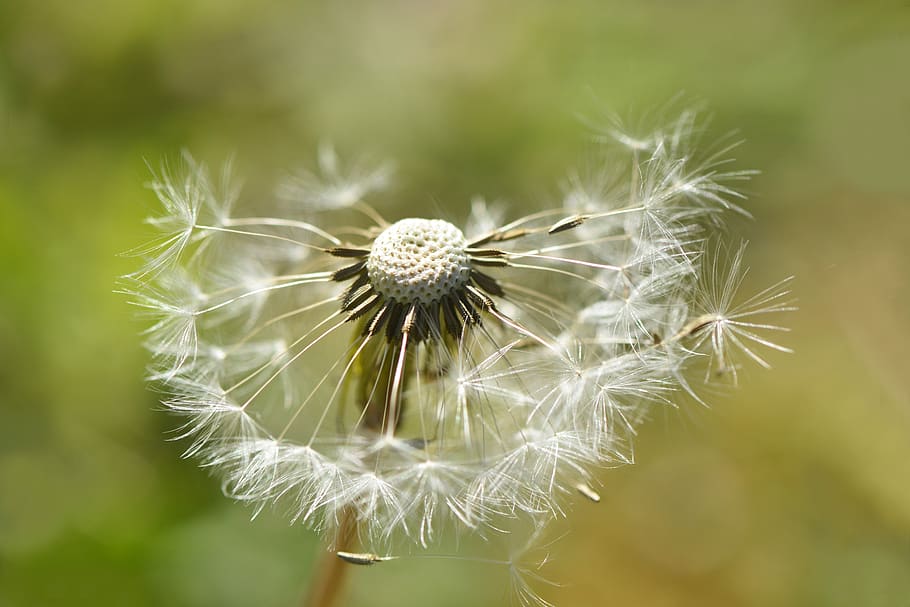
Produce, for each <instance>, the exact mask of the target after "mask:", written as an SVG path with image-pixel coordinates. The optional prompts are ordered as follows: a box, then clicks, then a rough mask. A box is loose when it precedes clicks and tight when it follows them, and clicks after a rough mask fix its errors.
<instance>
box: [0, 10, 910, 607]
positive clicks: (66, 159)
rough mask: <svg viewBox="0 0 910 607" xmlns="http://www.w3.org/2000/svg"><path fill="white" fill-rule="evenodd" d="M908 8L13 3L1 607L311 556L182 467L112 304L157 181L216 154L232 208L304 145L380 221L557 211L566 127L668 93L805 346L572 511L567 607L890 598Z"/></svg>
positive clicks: (358, 590)
mask: <svg viewBox="0 0 910 607" xmlns="http://www.w3.org/2000/svg"><path fill="white" fill-rule="evenodd" d="M908 69H910V6H908V4H907V3H906V2H905V1H895V2H876V1H865V2H849V1H821V0H805V1H801V2H790V1H787V0H764V1H761V2H758V1H756V2H736V1H733V2H719V1H718V2H714V1H707V0H701V1H695V0H693V1H670V0H663V1H658V0H647V1H642V2H628V3H619V2H608V1H594V0H592V1H588V2H586V1H583V0H578V1H571V2H569V1H567V2H543V1H536V0H530V1H525V2H502V1H491V0H473V1H462V2H455V1H443V0H438V1H435V0H434V1H418V0H410V1H406V0H393V1H389V2H364V3H355V2H352V3H347V2H345V3H340V2H339V3H329V2H326V3H323V4H316V3H308V2H274V1H266V2H258V3H246V4H245V5H242V4H241V3H232V2H224V1H221V0H200V1H195V2H186V1H183V0H181V1H177V0H129V1H122V0H88V1H86V2H71V1H70V0H42V1H41V2H19V1H14V0H2V1H0V606H2V607H11V606H16V607H19V606H22V607H31V606H53V605H83V604H85V605H92V606H93V607H104V606H113V605H117V606H122V605H138V606H144V605H169V606H171V607H183V606H186V607H208V606H211V607H216V606H217V607H234V606H237V607H240V606H250V605H264V606H269V605H276V606H286V605H296V604H297V603H298V602H299V600H300V597H301V596H302V593H303V591H304V589H305V587H306V585H307V583H308V579H309V575H310V573H311V567H312V563H313V560H314V553H315V551H316V549H317V543H316V540H315V538H314V537H313V536H312V534H310V533H309V532H308V531H306V530H305V529H303V528H300V527H299V526H297V527H295V526H289V525H288V524H287V523H286V522H285V520H284V518H283V517H282V515H281V513H271V512H266V513H264V514H263V515H262V516H260V517H259V518H257V519H256V520H255V521H253V522H250V520H249V518H250V512H249V511H248V510H247V509H246V508H244V507H243V506H240V505H237V504H233V503H231V502H229V501H228V500H227V499H225V498H223V497H222V496H221V495H220V492H219V488H218V485H217V482H216V481H215V480H213V479H211V478H209V477H208V476H207V475H206V474H205V472H203V471H200V470H198V469H197V468H196V467H195V465H194V464H193V463H192V462H188V461H185V460H181V459H180V458H179V454H180V452H181V446H180V445H179V444H175V443H172V442H167V441H166V440H165V438H166V431H167V430H168V429H169V428H170V427H171V426H172V425H173V423H174V420H172V419H170V418H168V417H167V416H166V415H164V414H161V413H158V412H156V411H154V408H155V405H156V401H155V395H154V394H153V393H151V392H149V391H148V390H147V389H146V386H145V385H144V384H143V380H142V376H143V368H144V364H145V361H146V359H145V353H144V352H143V351H142V349H141V346H140V338H139V336H138V333H139V332H140V330H141V329H142V325H141V323H140V322H139V321H137V320H135V319H134V318H133V317H132V310H131V309H130V307H129V306H128V305H127V304H126V302H125V298H124V297H122V296H118V295H116V294H114V293H113V290H114V284H115V280H116V277H117V276H118V275H121V274H123V273H126V272H128V271H130V270H132V269H135V264H136V261H135V260H134V259H129V258H124V257H119V256H118V255H117V254H118V252H121V251H125V250H127V249H130V248H132V247H134V246H136V245H137V244H139V243H141V242H142V241H143V239H144V238H145V237H146V234H147V233H146V231H145V229H144V227H143V226H142V224H141V220H142V218H143V217H144V216H145V215H146V214H147V212H148V211H149V210H150V209H152V208H154V205H155V202H154V199H153V195H152V193H151V192H149V191H148V190H146V189H144V187H143V184H144V183H145V182H146V181H147V180H148V178H149V171H148V169H147V167H146V164H145V163H146V161H148V162H150V163H151V164H153V165H157V164H158V162H159V161H160V159H162V158H165V157H171V158H173V157H175V156H176V155H178V154H179V151H180V150H181V149H182V148H187V149H189V150H191V151H192V152H193V153H194V155H195V156H197V157H198V158H200V159H202V160H205V161H207V162H209V163H210V164H212V165H216V166H217V165H218V164H219V163H220V162H221V161H222V160H223V159H225V158H226V157H228V156H230V155H234V156H235V157H236V166H237V168H238V172H239V173H240V174H241V175H243V176H244V177H245V179H246V184H247V189H246V192H247V194H248V195H250V196H269V195H271V188H272V184H273V183H274V181H275V180H276V179H277V178H279V177H280V176H281V175H282V174H283V173H284V172H286V171H288V170H292V169H295V168H297V167H300V166H312V165H313V162H314V156H315V149H316V146H317V143H318V142H319V141H325V140H332V141H334V142H335V143H336V145H337V147H338V149H339V150H340V152H341V153H342V154H343V155H347V156H357V155H360V154H369V155H372V156H374V157H379V158H382V157H389V158H394V159H395V160H396V161H397V164H398V167H399V172H398V176H399V178H398V186H397V189H396V190H395V200H397V201H399V204H400V206H399V207H398V208H384V209H383V211H384V213H385V214H386V215H388V216H390V217H399V216H401V215H403V214H404V213H406V212H407V211H406V209H407V207H408V206H409V205H411V206H413V205H427V204H432V205H437V206H440V207H443V208H445V209H447V212H449V213H451V215H452V216H455V217H457V216H459V215H458V214H459V213H460V212H461V211H462V210H463V209H464V208H465V204H466V202H467V200H468V199H469V198H470V196H472V195H474V194H484V195H486V196H488V197H490V198H499V199H503V200H507V201H510V202H511V203H512V204H514V205H515V207H516V212H518V211H519V210H520V209H519V208H520V207H522V206H525V207H528V208H533V207H537V206H542V205H546V204H547V202H548V201H551V200H553V199H554V198H555V197H556V196H558V195H559V192H560V190H559V183H560V180H561V179H562V178H563V177H564V176H565V175H566V172H567V170H568V169H569V168H571V167H572V166H573V165H574V164H577V163H578V162H582V161H584V160H585V151H586V149H589V146H590V142H589V139H590V137H589V135H590V130H589V129H588V127H586V126H585V124H584V121H583V120H581V119H579V116H586V117H588V118H593V119H595V120H596V119H597V117H598V116H603V115H604V113H605V112H606V111H608V110H609V111H614V112H616V113H618V114H619V115H620V116H626V117H631V118H633V119H635V118H636V117H641V116H646V115H647V114H648V111H649V110H652V109H653V108H655V107H659V106H661V105H663V104H665V103H666V102H667V100H669V99H671V98H672V97H674V96H675V95H677V94H679V93H680V92H681V91H682V92H684V96H685V98H687V99H689V98H690V99H694V100H704V101H706V102H707V104H708V107H710V109H711V111H712V113H713V115H714V118H713V122H712V123H711V127H710V132H711V133H713V134H715V135H718V136H720V135H723V134H724V133H726V132H728V131H730V130H731V129H738V130H739V132H740V134H741V136H742V137H743V138H744V139H745V140H746V141H747V143H746V144H745V145H744V146H743V147H741V148H740V149H739V150H738V151H737V152H736V155H737V160H738V163H737V166H739V167H741V168H757V169H760V170H761V171H762V174H761V175H760V176H758V177H757V178H755V179H754V180H753V181H752V182H751V183H750V184H749V185H748V188H749V193H750V198H751V201H750V203H749V208H750V209H751V210H752V211H753V212H754V214H755V216H756V220H755V221H754V222H747V221H742V222H737V223H736V224H735V226H734V228H733V229H734V232H735V233H737V234H739V235H741V236H742V237H744V238H746V239H748V240H750V241H751V242H752V244H751V246H750V249H749V255H748V260H749V262H750V264H751V265H752V272H751V273H750V275H749V279H748V281H747V282H748V284H749V285H752V286H753V287H755V286H764V285H766V284H769V283H770V282H774V281H776V280H777V279H779V278H783V277H785V276H787V275H790V274H793V275H795V276H796V277H797V278H796V282H795V290H796V294H797V296H798V298H799V301H800V311H799V312H798V313H796V314H793V315H792V316H790V318H788V319H787V320H786V322H787V323H788V324H789V325H790V326H791V327H792V328H793V332H792V333H791V334H789V335H788V336H787V337H786V338H785V343H786V344H787V345H789V346H792V347H793V348H794V349H795V351H796V352H795V354H793V355H780V356H773V357H772V359H771V360H772V362H773V364H774V366H775V369H774V370H773V371H770V372H766V371H762V370H758V369H756V370H753V371H751V372H749V373H747V374H746V377H745V378H744V380H743V381H742V384H743V385H742V388H741V389H740V390H739V391H737V392H735V393H733V394H731V395H729V396H727V397H724V398H721V399H718V400H715V402H714V404H713V407H712V408H711V409H703V408H700V407H698V406H697V405H689V406H686V407H683V408H682V409H680V410H668V411H665V412H659V413H658V414H657V415H655V417H654V419H653V420H652V421H651V423H649V424H648V425H647V426H646V427H645V428H644V429H643V431H642V433H641V435H640V437H639V441H638V443H637V451H636V457H637V463H636V464H635V465H634V466H630V467H625V468H621V469H615V470H605V471H604V472H603V473H602V474H600V480H601V481H602V482H603V483H604V487H603V490H602V494H603V501H602V502H601V503H600V504H593V503H587V502H585V503H578V504H576V505H575V507H574V509H573V511H572V513H571V515H570V518H569V519H568V520H567V521H566V525H565V531H566V533H567V535H566V536H565V537H564V538H563V539H562V540H561V541H560V542H558V543H556V544H554V545H553V546H552V547H551V550H550V551H551V560H550V562H549V564H548V565H547V567H546V569H545V570H544V571H543V572H542V573H543V574H544V575H546V576H547V577H549V578H552V579H554V580H557V581H559V582H561V583H563V586H562V587H560V588H554V587H550V586H546V585H544V586H541V587H540V590H541V592H542V593H543V595H544V596H545V597H546V598H547V599H550V600H552V601H555V602H557V603H558V604H559V605H562V606H581V605H634V606H636V607H650V606H655V607H675V606H679V607H686V606H693V607H694V606H699V607H710V606H718V607H721V606H723V607H730V606H739V605H743V606H753V605H754V606H768V605H784V606H786V605H800V606H802V605H805V606H815V605H818V606H840V605H843V606H845V607H846V606H851V607H852V606H866V607H875V606H883V607H893V606H901V605H910V388H908V385H910V382H908V372H910V312H908V301H910V278H908V276H910V165H908V152H907V146H908V141H910V78H908ZM495 569H496V568H495V567H489V566H478V565H477V564H476V563H471V562H469V561H459V560H441V559H407V560H402V561H398V562H392V563H385V564H383V565H382V566H377V567H373V568H369V569H358V570H356V571H354V572H353V575H352V578H351V580H350V582H351V584H350V592H349V594H348V596H347V599H346V603H345V604H348V605H353V606H367V605H368V606H370V607H384V606H392V605H395V606H397V607H407V606H411V605H414V606H417V605H420V606H426V605H434V606H436V605H440V606H449V605H451V606H455V605H490V606H495V605H507V604H509V596H508V592H507V590H506V589H505V576H504V575H502V576H501V575H498V573H497V572H496V571H495Z"/></svg>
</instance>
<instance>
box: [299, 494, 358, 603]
mask: <svg viewBox="0 0 910 607" xmlns="http://www.w3.org/2000/svg"><path fill="white" fill-rule="evenodd" d="M340 516H341V520H340V522H339V524H338V530H337V532H336V535H335V542H334V546H333V550H330V551H320V559H319V563H318V565H317V567H318V568H317V570H316V575H315V577H314V578H313V581H312V583H311V584H310V588H309V591H308V592H307V596H306V598H305V599H304V601H303V607H332V605H335V604H336V603H337V602H338V600H339V598H340V596H341V592H342V590H343V587H344V578H345V575H346V574H347V572H348V569H349V568H350V566H349V565H348V563H346V562H345V561H343V560H342V559H340V558H338V556H337V555H336V552H335V551H337V550H341V551H347V550H351V549H352V547H353V542H354V538H355V537H356V535H357V517H356V516H355V514H354V511H353V510H352V509H351V508H349V507H348V508H345V509H344V510H342V511H341V515H340Z"/></svg>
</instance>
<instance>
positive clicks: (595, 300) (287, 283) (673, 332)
mask: <svg viewBox="0 0 910 607" xmlns="http://www.w3.org/2000/svg"><path fill="white" fill-rule="evenodd" d="M695 129H696V122H695V120H694V116H693V114H692V113H690V112H685V113H683V114H682V115H681V116H680V117H679V118H678V119H677V120H675V121H671V122H670V123H669V124H667V125H664V126H662V127H661V128H659V129H657V130H656V131H655V132H654V133H651V134H650V135H647V136H644V137H633V136H632V135H628V134H625V133H622V132H620V131H619V130H616V129H611V130H610V131H609V134H610V135H611V138H610V140H609V141H610V142H611V143H610V146H611V147H618V148H619V149H620V152H622V151H624V152H625V153H624V154H622V153H620V154H616V153H615V151H614V152H611V153H613V154H614V155H613V156H609V157H608V158H609V160H608V161H606V163H605V168H604V169H603V170H601V171H599V172H596V175H595V176H594V177H593V178H591V179H583V178H581V177H580V176H578V175H575V176H574V177H572V178H571V179H570V180H569V181H568V185H567V188H566V192H565V195H564V197H563V200H561V201H559V202H558V203H557V204H554V205H553V207H552V208H549V209H545V210H541V211H537V212H534V213H531V214H529V215H525V216H523V217H518V218H514V219H504V218H506V217H508V215H509V214H508V210H507V209H506V208H504V207H501V206H495V205H489V204H487V203H486V202H485V201H484V200H483V199H480V198H478V199H475V200H474V201H472V204H471V210H470V216H469V217H467V218H466V220H465V221H464V222H457V221H455V220H453V219H452V218H449V217H446V218H441V217H423V216H421V213H414V214H413V215H412V216H408V217H404V218H400V219H396V220H387V219H385V218H384V217H383V215H382V214H381V213H380V212H379V210H377V209H376V208H374V207H373V206H370V205H369V204H368V202H367V200H366V198H367V197H369V196H370V195H371V194H372V193H374V192H376V191H377V190H381V189H382V188H384V187H386V186H387V184H388V182H389V180H390V176H391V169H390V168H389V166H388V165H382V166H379V167H376V168H371V167H367V166H366V165H363V164H360V165H357V166H356V167H355V168H354V169H352V170H349V171H344V170H342V168H341V165H340V162H339V161H338V159H337V157H336V155H335V153H334V150H332V149H331V148H327V147H323V148H322V150H321V151H320V159H319V165H320V170H321V172H319V173H301V174H300V175H299V176H297V177H295V178H294V179H293V180H292V181H291V182H290V183H288V184H284V185H283V186H282V187H280V188H279V195H280V198H281V199H282V203H281V205H280V206H278V207H277V208H279V209H280V210H281V213H280V214H275V215H269V214H266V215H263V214H262V213H261V209H251V210H250V211H249V212H247V210H246V208H245V207H244V201H243V200H242V199H241V198H240V196H239V192H238V189H237V188H236V187H235V186H232V185H230V181H229V180H224V179H223V180H222V182H223V184H222V186H221V187H220V189H219V191H216V189H215V188H214V186H213V182H212V179H211V178H210V176H209V173H208V170H207V169H206V167H205V166H203V165H201V164H198V163H196V162H195V161H193V160H192V159H190V158H189V157H187V158H186V160H185V167H184V168H183V174H182V177H181V176H179V175H175V174H172V173H170V172H168V171H167V170H163V171H162V172H161V174H160V175H158V176H157V178H156V181H155V182H154V184H153V186H152V189H153V190H154V192H155V193H156V194H157V196H158V198H159V199H160V200H161V202H162V204H163V211H164V213H163V215H162V216H161V217H159V218H156V219H153V220H150V223H151V224H152V225H153V226H155V227H157V228H159V229H160V230H161V231H162V234H161V237H160V238H159V239H158V240H157V241H155V243H153V244H152V245H150V246H148V247H146V248H144V249H141V253H142V254H143V255H144V256H146V257H147V260H148V261H147V263H146V265H145V266H144V267H143V268H142V269H141V270H139V271H138V272H136V273H135V274H133V275H131V276H129V277H127V283H128V286H127V287H126V290H127V291H128V292H130V293H132V294H133V295H134V302H135V303H136V304H137V305H138V306H140V307H141V308H142V309H143V310H145V311H146V312H148V313H150V314H151V315H152V316H153V317H154V319H155V320H154V323H153V324H152V326H151V328H150V329H149V331H148V347H149V349H150V351H151V352H152V354H153V362H152V366H151V371H150V376H151V378H152V379H153V380H154V381H156V382H160V383H161V384H163V385H164V387H165V389H166V390H167V392H168V393H169V394H170V396H169V397H168V398H167V399H166V400H165V401H164V406H165V407H166V408H167V409H169V410H170V411H172V412H174V413H176V414H178V415H181V416H183V417H184V418H185V422H184V424H183V425H182V426H181V428H180V429H179V430H178V436H179V437H182V438H186V439H187V440H188V441H190V445H189V447H188V448H187V454H188V455H194V456H197V457H199V458H200V459H201V462H202V464H203V465H204V466H206V467H209V468H211V469H212V470H214V471H216V472H217V473H218V474H219V475H220V477H221V478H222V479H223V487H224V491H225V493H226V494H227V495H229V496H231V497H233V498H235V499H237V500H240V501H243V502H248V503H250V504H252V505H253V507H254V508H255V509H256V510H257V511H258V509H261V508H263V507H265V506H267V505H270V504H275V503H280V504H282V505H283V506H284V507H285V508H287V509H288V510H289V513H290V517H291V518H292V519H293V520H297V521H300V522H302V523H304V524H306V525H308V526H310V527H312V528H314V529H316V530H318V531H320V532H321V533H323V534H324V536H325V538H326V541H327V543H328V545H329V546H330V547H331V548H332V549H333V550H335V551H337V553H338V557H339V558H337V559H334V562H335V563H340V564H344V563H348V564H350V563H353V564H367V565H372V564H376V563H380V562H384V561H386V560H389V559H390V558H391V557H390V556H387V555H389V554H390V551H392V550H393V549H405V550H406V549H407V548H406V546H407V545H408V544H410V545H412V546H413V548H414V549H415V550H424V549H428V548H429V547H430V546H432V545H434V544H435V543H436V542H437V540H438V538H439V535H440V532H441V530H443V529H446V528H452V529H455V530H457V531H462V532H474V533H477V534H479V535H480V536H482V537H486V536H488V535H489V534H497V533H499V532H500V530H501V529H503V527H504V521H509V520H515V519H523V520H529V521H532V523H533V524H532V526H533V527H534V528H535V529H541V528H543V527H544V526H545V525H546V523H548V522H549V521H551V520H553V519H555V518H557V517H559V516H561V515H562V514H563V513H564V511H565V508H566V505H567V503H568V502H569V500H570V498H571V496H573V495H576V494H579V493H580V494H581V495H582V496H584V497H586V498H587V499H589V500H591V501H594V502H596V501H599V499H600V496H599V494H598V493H597V492H596V491H595V490H594V489H593V488H592V484H593V479H592V474H593V473H594V472H595V471H596V470H597V469H598V468H599V467H602V466H604V465H610V464H616V463H623V462H628V461H631V439H632V437H633V436H634V433H635V431H636V428H637V427H638V426H639V424H640V423H641V422H642V421H643V420H644V419H645V417H646V416H647V413H648V411H649V410H650V409H651V408H652V407H654V406H662V405H675V404H676V403H677V402H678V400H679V399H680V398H681V397H682V394H683V393H684V392H690V393H692V394H694V395H696V396H697V390H696V389H694V388H693V385H692V382H691V381H690V380H689V379H687V375H686V370H687V369H688V368H690V367H692V366H694V365H696V364H697V363H698V362H699V361H700V360H707V361H708V367H709V370H710V372H709V374H708V376H707V379H709V380H713V379H715V378H716V377H718V376H732V377H733V378H734V379H735V377H736V374H737V366H736V365H737V363H736V362H735V360H734V357H735V355H736V354H737V353H739V354H742V355H744V358H747V359H751V360H753V361H754V362H756V363H758V364H760V365H762V366H767V362H766V360H765V358H764V357H763V354H760V353H759V351H758V349H759V348H762V349H768V348H770V349H774V350H785V348H782V347H781V346H778V345H777V344H775V343H774V342H772V341H770V340H769V339H768V338H766V337H764V334H766V333H768V332H773V331H777V330H779V328H778V327H776V326H775V325H772V324H769V323H768V322H767V321H766V320H763V319H764V318H765V317H767V316H768V315H773V314H776V313H779V312H783V311H786V310H789V309H791V305H790V304H789V303H788V301H787V291H786V282H782V283H778V284H777V285H775V286H773V287H771V288H769V289H766V290H765V291H762V292H761V293H759V294H758V295H756V296H754V297H752V298H751V299H746V300H745V301H743V302H741V303H740V302H739V301H738V300H737V297H736V294H737V290H738V288H739V286H740V283H741V281H742V276H743V274H744V272H743V270H742V248H740V249H739V250H738V252H737V253H736V254H735V255H734V256H733V262H732V263H730V264H729V268H728V270H726V271H725V270H723V269H722V265H721V264H720V261H718V260H716V259H711V258H710V252H711V247H710V246H709V245H708V243H709V242H711V240H712V238H714V235H713V231H714V228H715V226H717V225H718V221H719V220H718V218H719V217H720V215H721V214H722V213H724V212H730V211H732V212H738V211H740V210H741V209H740V207H739V206H738V204H735V203H734V201H738V200H739V199H740V198H741V196H740V195H739V193H738V192H737V191H736V190H734V189H733V188H732V185H731V184H732V183H734V182H736V181H738V180H741V179H743V178H745V177H746V176H748V174H749V173H748V172H744V171H736V170H728V169H727V168H726V167H727V164H726V159H725V158H722V157H721V156H722V154H721V155H719V154H717V153H714V152H711V153H709V154H708V155H707V156H706V157H700V156H699V155H698V154H697V153H696V152H695V151H694V150H693V149H692V148H691V146H690V145H689V141H690V139H691V137H692V133H693V132H694V131H695ZM729 150H730V148H729V147H726V146H725V147H723V148H722V149H721V152H723V153H727V152H729ZM628 176H631V178H629V177H628ZM459 225H462V226H464V228H463V229H462V228H461V227H459ZM714 250H715V251H717V250H718V249H716V248H715V249H714ZM720 250H722V249H720ZM334 566H335V567H337V566H338V565H337V564H336V565H334ZM513 573H514V572H513ZM515 577H516V579H520V580H521V583H520V584H519V585H518V587H517V588H516V596H517V597H518V598H519V600H520V602H522V603H525V604H530V603H534V602H535V601H538V599H537V597H536V596H535V595H534V593H533V592H532V591H531V588H530V586H529V585H528V583H527V582H526V580H525V576H515ZM532 577H533V576H532ZM323 586H324V584H323ZM323 592H324V596H323V597H322V598H315V599H313V604H328V602H329V601H330V599H331V595H332V594H333V593H334V592H335V590H334V589H331V588H329V589H324V590H323ZM319 601H323V603H320V602H319ZM539 604H546V603H545V602H542V600H540V602H539Z"/></svg>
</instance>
